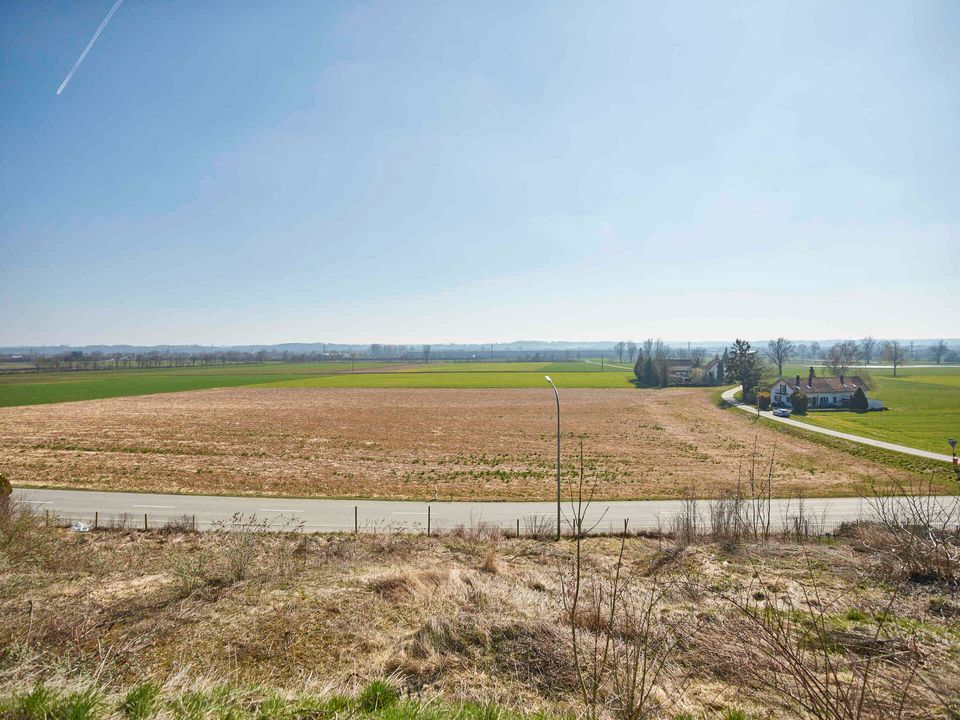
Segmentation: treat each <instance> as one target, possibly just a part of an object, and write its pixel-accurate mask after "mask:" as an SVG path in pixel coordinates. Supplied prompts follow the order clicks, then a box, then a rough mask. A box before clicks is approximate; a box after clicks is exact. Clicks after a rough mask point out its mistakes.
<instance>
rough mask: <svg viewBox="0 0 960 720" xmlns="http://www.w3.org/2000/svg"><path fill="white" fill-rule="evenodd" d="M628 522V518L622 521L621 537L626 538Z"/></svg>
mask: <svg viewBox="0 0 960 720" xmlns="http://www.w3.org/2000/svg"><path fill="white" fill-rule="evenodd" d="M628 522H630V518H624V519H623V536H624V537H626V536H627V523H628Z"/></svg>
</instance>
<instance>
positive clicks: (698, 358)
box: [690, 347, 707, 368]
mask: <svg viewBox="0 0 960 720" xmlns="http://www.w3.org/2000/svg"><path fill="white" fill-rule="evenodd" d="M706 357H707V351H706V350H704V349H703V348H701V347H696V348H694V349H693V350H691V351H690V359H691V360H693V367H695V368H698V367H701V366H702V365H703V361H704V360H705V359H706Z"/></svg>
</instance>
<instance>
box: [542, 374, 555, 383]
mask: <svg viewBox="0 0 960 720" xmlns="http://www.w3.org/2000/svg"><path fill="white" fill-rule="evenodd" d="M543 379H544V380H546V381H547V382H548V383H552V382H553V380H551V379H550V376H549V375H544V376H543Z"/></svg>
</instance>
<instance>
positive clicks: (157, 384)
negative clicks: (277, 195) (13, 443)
mask: <svg viewBox="0 0 960 720" xmlns="http://www.w3.org/2000/svg"><path fill="white" fill-rule="evenodd" d="M371 370H382V372H371ZM546 374H550V375H551V376H552V377H553V380H554V382H555V383H556V384H557V386H558V387H587V388H589V387H597V388H604V387H633V383H632V382H631V381H632V380H633V374H632V373H631V372H626V371H623V370H613V371H611V370H609V369H608V370H607V371H606V372H600V366H599V365H592V364H590V363H587V362H582V361H578V362H559V363H544V362H470V363H429V364H420V365H417V364H398V363H378V362H372V361H363V362H361V361H356V362H354V363H350V362H323V363H261V364H254V365H225V366H218V367H196V368H159V369H146V370H136V369H131V370H99V371H82V372H58V373H28V374H20V375H0V407H11V406H15V405H38V404H45V403H57V402H73V401H77V400H95V399H101V398H113V397H126V396H132V395H152V394H155V393H168V392H181V391H186V390H207V389H211V388H224V387H252V386H268V387H356V388H376V387H386V388H525V387H543V386H544V385H545V384H546V381H545V380H544V379H543V376H544V375H546ZM338 378H339V379H338ZM350 378H352V379H350Z"/></svg>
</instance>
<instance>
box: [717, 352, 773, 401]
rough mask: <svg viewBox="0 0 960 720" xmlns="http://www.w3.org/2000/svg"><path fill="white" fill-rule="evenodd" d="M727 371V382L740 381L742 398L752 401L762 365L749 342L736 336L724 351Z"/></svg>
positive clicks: (761, 371)
mask: <svg viewBox="0 0 960 720" xmlns="http://www.w3.org/2000/svg"><path fill="white" fill-rule="evenodd" d="M724 355H725V356H726V362H725V363H724V366H725V367H726V371H727V382H731V383H740V385H741V386H743V399H744V400H745V401H747V402H752V400H751V399H750V398H752V397H753V392H754V391H755V390H756V388H757V385H759V384H760V377H761V375H762V374H763V365H762V363H761V362H760V357H759V356H758V355H757V353H756V352H754V351H753V350H751V349H750V343H749V342H747V341H746V340H741V339H740V338H737V339H736V341H735V342H734V343H733V345H732V346H731V347H730V352H729V353H726V352H725V353H724Z"/></svg>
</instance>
